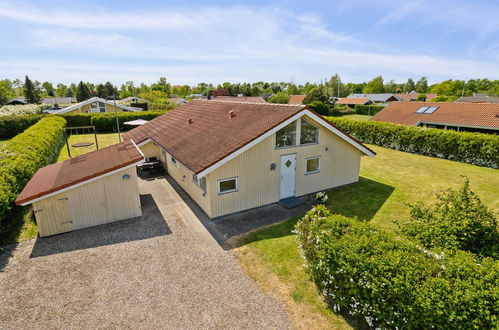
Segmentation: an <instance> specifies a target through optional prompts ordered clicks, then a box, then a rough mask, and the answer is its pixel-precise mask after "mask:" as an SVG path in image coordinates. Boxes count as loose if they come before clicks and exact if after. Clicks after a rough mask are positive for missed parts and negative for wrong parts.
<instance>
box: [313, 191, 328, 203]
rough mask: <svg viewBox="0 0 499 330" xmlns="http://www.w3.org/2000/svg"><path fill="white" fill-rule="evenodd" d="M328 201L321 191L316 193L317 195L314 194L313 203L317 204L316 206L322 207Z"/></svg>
mask: <svg viewBox="0 0 499 330" xmlns="http://www.w3.org/2000/svg"><path fill="white" fill-rule="evenodd" d="M328 199H329V197H328V195H327V194H326V193H325V192H324V191H321V192H318V193H317V194H315V201H316V202H317V204H322V205H324V204H326V202H327V200H328Z"/></svg>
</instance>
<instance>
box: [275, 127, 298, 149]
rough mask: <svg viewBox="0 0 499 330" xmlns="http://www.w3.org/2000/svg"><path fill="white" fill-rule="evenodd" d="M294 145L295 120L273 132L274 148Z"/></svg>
mask: <svg viewBox="0 0 499 330" xmlns="http://www.w3.org/2000/svg"><path fill="white" fill-rule="evenodd" d="M295 145H296V121H294V122H292V123H289V124H288V125H286V126H284V127H283V128H281V129H280V130H278V131H277V132H276V133H275V146H276V148H285V147H293V146H295Z"/></svg>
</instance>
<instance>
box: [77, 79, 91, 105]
mask: <svg viewBox="0 0 499 330" xmlns="http://www.w3.org/2000/svg"><path fill="white" fill-rule="evenodd" d="M89 98H90V90H89V89H88V86H87V85H86V84H85V83H84V82H83V81H80V83H79V84H78V87H77V88H76V100H77V101H78V102H82V101H85V100H88V99H89Z"/></svg>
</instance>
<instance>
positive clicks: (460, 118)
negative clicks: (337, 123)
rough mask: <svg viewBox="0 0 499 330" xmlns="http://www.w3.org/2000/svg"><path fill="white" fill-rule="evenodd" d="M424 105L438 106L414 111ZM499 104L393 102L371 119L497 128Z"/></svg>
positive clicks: (402, 123)
mask: <svg viewBox="0 0 499 330" xmlns="http://www.w3.org/2000/svg"><path fill="white" fill-rule="evenodd" d="M423 106H426V107H429V106H438V109H437V110H436V111H435V112H433V113H431V114H425V113H421V114H420V113H416V110H418V109H419V108H421V107H423ZM498 116H499V104H481V103H448V102H394V103H391V104H390V105H389V106H387V107H386V108H384V109H383V110H381V111H380V112H378V113H377V114H376V115H375V116H374V117H373V118H372V119H371V120H375V121H384V122H390V123H395V124H401V125H416V124H417V123H418V122H426V123H436V124H452V125H467V126H479V127H494V128H499V117H498Z"/></svg>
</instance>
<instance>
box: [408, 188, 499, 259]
mask: <svg viewBox="0 0 499 330" xmlns="http://www.w3.org/2000/svg"><path fill="white" fill-rule="evenodd" d="M411 217H412V222H410V223H408V224H406V225H405V226H404V232H405V233H406V234H407V235H409V236H411V237H414V238H415V239H416V240H417V241H419V242H420V243H421V244H423V245H424V246H425V247H426V248H428V249H433V248H441V249H450V250H452V249H460V250H466V251H470V252H473V253H477V254H482V255H488V256H491V257H494V258H495V259H497V257H498V252H499V232H498V230H497V224H498V221H497V218H496V217H495V216H494V214H493V213H492V212H491V211H490V210H489V209H488V208H487V206H486V205H485V204H483V203H482V201H481V200H480V198H479V197H478V196H477V195H476V194H475V193H474V192H473V191H471V190H470V188H469V181H468V179H465V181H464V183H463V185H462V186H461V187H460V188H459V189H447V190H444V191H442V192H440V193H439V194H437V202H436V204H435V206H434V207H430V208H427V207H423V206H422V205H421V204H417V205H414V206H412V208H411Z"/></svg>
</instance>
